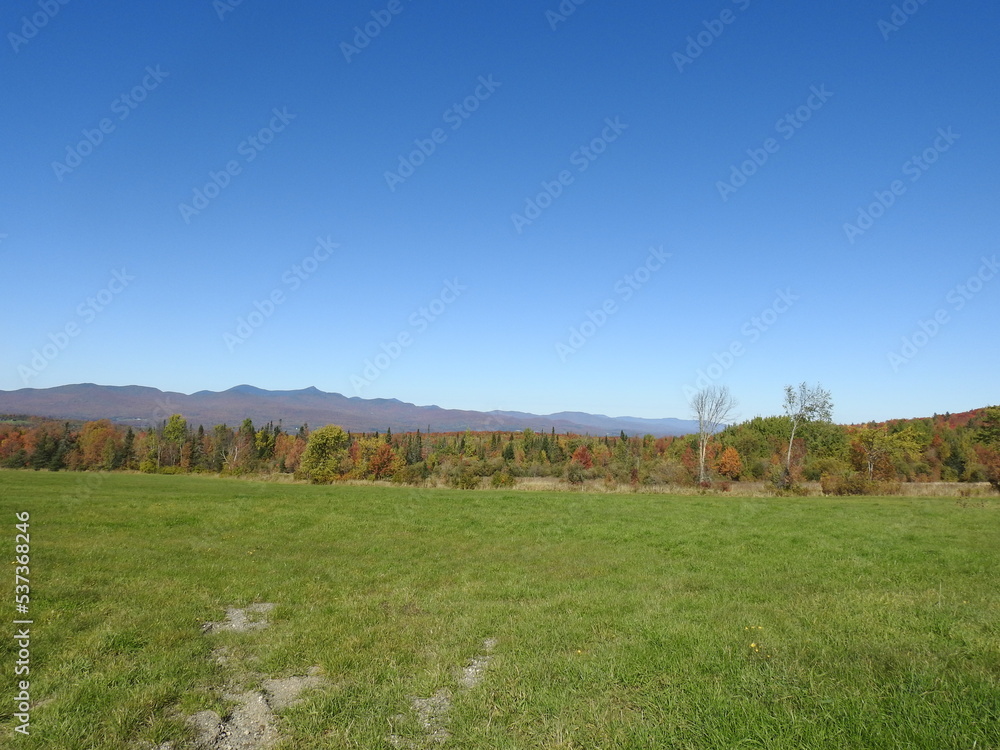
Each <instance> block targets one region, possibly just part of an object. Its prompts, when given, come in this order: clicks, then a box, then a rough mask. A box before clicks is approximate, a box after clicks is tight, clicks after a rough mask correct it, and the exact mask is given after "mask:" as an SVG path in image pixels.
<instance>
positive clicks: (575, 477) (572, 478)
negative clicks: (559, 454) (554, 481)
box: [566, 461, 585, 485]
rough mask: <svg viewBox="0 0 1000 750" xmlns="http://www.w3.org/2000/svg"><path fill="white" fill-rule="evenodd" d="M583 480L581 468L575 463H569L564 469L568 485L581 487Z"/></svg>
mask: <svg viewBox="0 0 1000 750" xmlns="http://www.w3.org/2000/svg"><path fill="white" fill-rule="evenodd" d="M584 478H585V477H584V471H583V467H582V466H580V464H578V463H577V462H576V461H570V462H569V465H568V466H567V467H566V481H568V482H569V483H570V484H574V485H581V484H583V480H584Z"/></svg>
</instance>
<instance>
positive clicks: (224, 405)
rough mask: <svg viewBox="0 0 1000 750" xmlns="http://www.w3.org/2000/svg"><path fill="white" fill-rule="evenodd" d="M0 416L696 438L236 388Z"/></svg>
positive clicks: (64, 388)
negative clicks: (179, 418)
mask: <svg viewBox="0 0 1000 750" xmlns="http://www.w3.org/2000/svg"><path fill="white" fill-rule="evenodd" d="M0 414H28V415H32V416H36V417H51V418H55V419H83V420H93V419H111V420H113V421H115V422H119V423H126V424H135V425H145V424H154V423H156V422H159V421H161V420H164V419H166V418H167V417H169V416H170V415H171V414H181V415H183V416H184V418H185V419H187V421H188V423H189V424H191V425H204V426H205V427H211V426H213V425H217V424H228V425H230V426H238V425H239V424H240V423H241V422H242V421H243V420H244V419H247V418H249V419H252V420H253V423H254V424H255V425H258V426H260V425H262V424H266V423H268V422H274V423H275V424H277V423H278V422H279V421H280V422H281V423H282V425H283V426H284V427H285V429H287V430H295V429H298V428H299V427H300V426H301V425H303V424H307V423H308V424H309V426H310V427H314V428H315V427H321V426H323V425H325V424H338V425H340V426H341V427H343V428H344V429H347V430H350V431H352V432H375V431H376V430H377V431H379V432H384V431H385V430H386V428H391V429H392V431H393V432H415V431H416V430H418V429H420V430H426V429H428V428H430V430H431V431H432V432H458V431H464V430H472V431H487V432H488V431H494V430H508V431H511V430H523V429H525V428H530V429H532V430H535V431H536V432H543V431H544V432H548V431H549V430H551V429H552V428H555V430H556V432H559V433H566V432H575V433H580V434H584V433H589V434H591V435H605V434H612V435H618V434H619V433H620V432H622V431H623V430H624V431H625V433H626V434H627V435H645V434H651V435H655V436H657V437H663V436H667V435H686V434H689V433H692V432H696V431H697V429H698V425H697V423H696V422H693V421H691V420H684V419H640V418H638V417H607V416H604V415H603V414H585V413H583V412H560V413H558V414H549V415H539V414H528V413H525V412H514V411H491V412H480V411H465V410H460V409H442V408H441V407H440V406H416V405H414V404H408V403H405V402H403V401H399V400H397V399H394V398H392V399H385V398H375V399H365V398H359V397H357V396H354V397H351V398H348V397H347V396H343V395H341V394H339V393H324V392H323V391H321V390H319V389H317V388H303V389H302V390H298V391H267V390H263V389H261V388H255V387H254V386H252V385H238V386H236V387H235V388H230V389H229V390H227V391H221V392H215V391H198V392H197V393H192V394H190V395H189V394H185V393H175V392H173V391H161V390H159V389H157V388H148V387H145V386H138V385H128V386H114V385H95V384H93V383H81V384H78V385H61V386H57V387H55V388H22V389H20V390H17V391H0Z"/></svg>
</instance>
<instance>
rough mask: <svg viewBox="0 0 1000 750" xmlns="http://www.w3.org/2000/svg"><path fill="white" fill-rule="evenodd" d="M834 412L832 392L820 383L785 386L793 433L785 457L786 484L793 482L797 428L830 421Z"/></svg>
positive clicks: (786, 409) (786, 402)
mask: <svg viewBox="0 0 1000 750" xmlns="http://www.w3.org/2000/svg"><path fill="white" fill-rule="evenodd" d="M832 412H833V400H832V399H831V398H830V392H829V391H825V390H823V389H822V388H821V387H820V386H819V385H818V384H817V385H816V387H815V388H810V387H809V386H807V385H806V384H805V383H800V384H799V387H798V389H795V388H793V387H792V386H790V385H786V386H785V414H786V415H787V416H788V418H789V419H790V420H791V422H792V434H791V435H790V436H789V438H788V457H787V458H786V459H785V477H784V482H785V484H786V485H787V484H790V483H791V475H792V443H793V442H794V441H795V430H796V429H798V426H799V424H801V423H802V422H811V421H813V420H819V421H822V422H829V421H830V416H831V414H832Z"/></svg>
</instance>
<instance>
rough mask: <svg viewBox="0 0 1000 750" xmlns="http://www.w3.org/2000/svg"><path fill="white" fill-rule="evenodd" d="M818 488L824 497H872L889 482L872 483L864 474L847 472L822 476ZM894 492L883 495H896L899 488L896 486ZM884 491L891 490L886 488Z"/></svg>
mask: <svg viewBox="0 0 1000 750" xmlns="http://www.w3.org/2000/svg"><path fill="white" fill-rule="evenodd" d="M819 483H820V487H822V488H823V494H824V495H873V494H876V492H878V490H879V488H880V486H881V485H889V484H891V483H889V482H881V483H880V482H873V481H871V480H869V479H868V477H866V476H865V475H864V474H861V473H859V472H856V471H848V472H844V473H841V474H824V475H823V476H822V477H820V480H819ZM896 484H897V488H896V491H895V492H886V493H885V494H898V493H899V491H900V489H901V487H900V486H898V485H899V483H898V482H897V483H896ZM885 489H891V488H889V487H886V488H885Z"/></svg>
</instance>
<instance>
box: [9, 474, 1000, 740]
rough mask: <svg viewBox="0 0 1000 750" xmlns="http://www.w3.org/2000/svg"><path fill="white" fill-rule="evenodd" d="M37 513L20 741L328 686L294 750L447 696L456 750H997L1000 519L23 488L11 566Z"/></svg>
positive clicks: (67, 485)
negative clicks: (311, 676) (220, 656)
mask: <svg viewBox="0 0 1000 750" xmlns="http://www.w3.org/2000/svg"><path fill="white" fill-rule="evenodd" d="M24 510H27V511H29V512H30V513H31V597H32V599H31V610H30V617H32V618H33V619H34V623H35V624H34V625H33V626H32V642H31V675H30V679H31V695H32V700H33V702H34V708H33V711H32V715H31V726H30V730H31V734H30V736H28V737H23V736H21V735H18V734H15V733H14V731H13V727H14V726H15V721H14V718H13V713H14V706H15V701H14V700H13V698H14V695H15V690H14V684H15V677H14V674H13V672H14V668H13V664H14V661H15V659H16V653H17V651H16V647H15V646H14V645H13V643H12V639H11V638H9V637H5V638H2V639H0V696H2V697H3V699H2V703H0V747H12V748H13V747H17V748H25V749H27V748H59V749H60V750H80V749H83V748H129V749H130V750H131V749H133V748H139V747H143V746H144V743H145V742H149V743H152V745H156V744H159V743H162V742H165V741H172V742H173V747H175V748H180V747H183V746H184V742H185V741H189V740H191V739H192V738H193V737H194V734H193V731H192V730H191V729H190V728H189V726H188V725H187V723H186V721H185V717H186V716H188V715H191V714H193V713H195V712H197V711H200V710H202V709H213V710H216V711H217V712H219V713H223V714H224V713H225V712H226V711H227V710H229V709H231V708H232V706H233V702H232V701H231V700H227V699H226V698H225V692H226V688H225V687H224V686H226V685H229V686H230V687H231V686H232V685H234V684H239V685H241V686H243V687H254V686H255V682H257V683H259V681H260V679H261V676H262V675H265V676H267V677H287V676H291V675H304V674H306V673H307V672H308V670H309V669H310V668H311V667H319V668H320V671H321V674H322V675H323V677H324V678H325V679H326V682H325V684H324V685H323V686H321V687H319V688H316V689H314V690H312V691H311V692H307V693H305V694H304V700H303V701H302V702H300V703H299V704H297V705H294V706H292V707H290V708H288V709H287V710H285V711H283V712H281V713H280V715H279V719H278V728H279V730H280V732H281V734H282V736H283V737H284V738H285V739H284V744H283V745H282V747H287V748H304V749H308V748H364V749H365V750H371V749H378V748H391V747H393V744H392V743H391V742H390V740H389V737H390V735H396V736H397V737H400V738H403V739H402V740H399V741H397V743H396V744H397V745H401V746H404V747H414V748H419V747H425V746H432V745H433V742H432V740H431V739H430V738H428V736H427V732H426V730H425V728H424V727H423V726H422V725H421V720H420V718H419V712H418V711H415V710H414V708H413V706H414V703H413V699H414V698H415V697H429V696H432V695H434V694H435V693H436V692H437V691H440V690H441V689H447V690H448V691H449V695H450V709H449V710H448V711H447V714H446V715H445V716H443V717H440V718H439V720H440V722H442V724H443V725H444V726H445V727H446V731H447V733H448V735H449V737H448V739H447V741H446V742H445V743H444V744H443V745H433V746H436V747H456V748H471V749H482V750H486V749H490V750H506V749H508V748H509V749H513V748H581V749H582V748H587V749H588V750H589V749H591V748H706V749H708V748H711V749H712V750H717V749H719V748H767V749H768V750H775V749H778V748H789V749H791V748H838V749H839V748H845V749H847V748H850V749H859V748H899V749H900V750H902V749H903V748H906V749H908V750H909V749H911V748H928V749H929V750H930V749H933V750H944V749H946V748H955V749H959V748H960V749H962V750H987V749H988V748H1000V601H998V582H1000V502H998V501H996V500H984V501H983V502H980V503H975V504H969V503H965V504H963V505H960V504H958V503H956V502H955V500H954V499H935V498H891V499H886V498H865V499H833V498H781V499H776V498H759V499H758V498H731V497H680V496H667V495H596V494H594V495H591V494H583V493H573V492H562V493H559V492H537V493H535V492H523V491H521V492H502V491H476V492H461V491H446V490H413V489H406V488H393V487H358V486H342V487H337V486H334V487H326V486H307V485H288V484H281V485H279V484H268V483H255V482H246V481H240V480H235V479H218V478H205V477H185V476H180V477H167V476H145V475H108V476H106V477H104V478H101V477H99V476H98V477H95V476H94V475H81V474H71V473H57V474H49V473H45V472H26V471H20V472H18V471H2V472H0V519H2V520H3V524H2V525H0V535H3V539H4V541H3V545H4V549H5V550H7V555H6V557H7V558H9V559H13V549H14V534H15V529H14V525H15V523H16V521H15V517H14V516H15V512H19V511H24ZM9 571H10V573H9V575H8V576H7V581H6V583H4V585H3V589H2V590H3V591H6V593H5V594H4V596H3V601H6V602H7V604H4V605H3V610H4V611H5V614H4V615H3V620H5V621H6V622H7V623H8V624H7V625H6V626H5V627H4V629H5V631H10V632H11V633H13V632H14V626H13V625H11V624H10V623H12V622H13V620H14V619H17V617H18V616H17V615H16V614H15V612H14V606H13V595H14V575H13V571H14V566H13V565H10V566H9ZM254 602H273V603H275V604H276V605H277V606H276V607H275V609H274V610H273V611H272V612H271V613H270V614H269V615H268V617H269V621H270V623H271V624H270V626H269V627H267V628H265V629H258V630H252V631H249V632H245V633H237V632H219V633H210V634H206V633H203V632H202V625H203V623H206V622H212V621H220V620H222V619H223V618H224V616H225V610H226V608H227V607H244V606H246V605H248V604H251V603H254ZM488 639H493V641H495V645H493V646H492V650H491V651H490V657H491V659H490V660H489V662H488V666H484V667H483V668H482V675H481V681H480V682H479V684H477V685H475V686H474V687H465V688H463V687H462V686H461V685H460V684H459V682H460V678H461V676H462V670H463V667H466V666H467V665H469V664H470V660H474V659H476V658H477V657H480V656H483V655H484V645H483V644H484V641H487V640H488ZM222 646H224V647H225V648H226V649H227V652H228V654H229V660H228V662H227V663H226V664H220V663H219V661H218V660H217V659H216V658H214V654H217V653H218V651H217V649H218V648H220V647H222ZM481 664H485V661H484V662H481ZM152 745H149V746H152Z"/></svg>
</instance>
